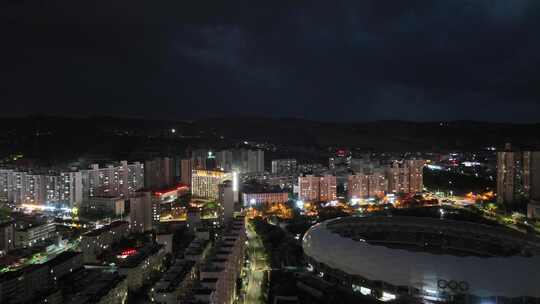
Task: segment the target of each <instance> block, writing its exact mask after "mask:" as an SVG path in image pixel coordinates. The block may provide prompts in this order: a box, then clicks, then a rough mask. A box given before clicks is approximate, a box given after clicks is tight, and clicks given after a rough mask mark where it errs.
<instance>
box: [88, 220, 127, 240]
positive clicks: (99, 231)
mask: <svg viewBox="0 0 540 304" xmlns="http://www.w3.org/2000/svg"><path fill="white" fill-rule="evenodd" d="M121 225H128V226H129V222H126V221H114V222H112V223H110V224H108V225H105V226H103V227H101V228H98V229H94V230H92V231H88V232H87V233H85V234H83V236H87V237H95V236H99V235H101V234H103V233H105V232H108V231H110V230H111V229H114V228H117V227H119V226H121Z"/></svg>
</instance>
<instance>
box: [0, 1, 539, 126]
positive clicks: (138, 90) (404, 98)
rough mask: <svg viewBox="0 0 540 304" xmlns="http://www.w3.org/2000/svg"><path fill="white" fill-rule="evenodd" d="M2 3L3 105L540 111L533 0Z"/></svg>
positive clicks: (163, 111)
mask: <svg viewBox="0 0 540 304" xmlns="http://www.w3.org/2000/svg"><path fill="white" fill-rule="evenodd" d="M189 2H191V1H189ZM3 5H4V7H2V8H0V18H1V20H2V21H0V26H1V29H0V34H1V36H2V37H3V38H2V39H3V43H2V44H3V46H4V47H3V48H2V50H1V51H0V55H1V59H0V64H1V65H2V67H3V68H2V69H1V70H0V78H1V79H0V80H1V83H2V84H1V85H0V89H1V91H0V98H1V99H2V100H3V102H5V103H6V104H10V105H11V106H10V107H9V110H7V111H4V113H2V115H13V114H15V115H17V114H27V113H55V114H56V113H59V114H82V115H85V114H113V115H129V116H145V117H149V116H151V117H154V118H160V117H167V118H173V119H184V118H185V119H191V118H197V117H203V116H220V115H228V114H259V115H272V116H289V117H291V116H294V117H300V118H309V119H324V120H342V119H344V120H374V119H411V120H452V119H477V120H495V121H516V122H523V121H538V118H537V117H539V115H540V102H539V101H540V89H538V87H539V86H538V85H537V84H538V83H539V82H540V69H539V67H540V40H539V39H537V36H538V31H539V30H540V2H538V1H537V0H528V1H526V0H512V1H508V0H468V1H465V0H453V1H431V0H411V1H391V2H389V1H377V0H370V1H366V0H364V1H353V0H350V1H339V0H337V1H331V2H328V1H272V2H267V3H265V4H261V3H255V2H253V1H226V2H225V1H215V2H214V1H197V3H196V4H193V3H187V2H184V1H167V0H163V1H157V2H156V3H151V2H148V1H141V0H132V1H127V0H117V1H86V2H83V1H58V0H57V1H45V2H43V1H41V2H39V1H10V2H8V3H6V4H3Z"/></svg>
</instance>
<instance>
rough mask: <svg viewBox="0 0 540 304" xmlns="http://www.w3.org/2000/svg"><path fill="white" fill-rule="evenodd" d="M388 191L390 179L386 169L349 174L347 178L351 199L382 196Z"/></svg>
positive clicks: (348, 194) (348, 193) (348, 195)
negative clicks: (387, 176)
mask: <svg viewBox="0 0 540 304" xmlns="http://www.w3.org/2000/svg"><path fill="white" fill-rule="evenodd" d="M387 191H388V180H387V179H386V174H385V172H384V169H374V170H372V171H370V172H367V173H357V174H354V175H349V177H348V179H347V197H348V198H349V199H353V198H370V197H375V196H381V195H383V194H384V193H385V192H387Z"/></svg>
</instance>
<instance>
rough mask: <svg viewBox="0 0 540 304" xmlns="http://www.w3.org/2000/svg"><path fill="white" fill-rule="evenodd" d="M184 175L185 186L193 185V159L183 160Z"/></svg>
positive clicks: (182, 180) (183, 182)
mask: <svg viewBox="0 0 540 304" xmlns="http://www.w3.org/2000/svg"><path fill="white" fill-rule="evenodd" d="M180 166H181V168H182V174H181V182H182V184H184V185H189V186H190V185H191V175H192V173H193V160H191V159H182V162H181V165H180Z"/></svg>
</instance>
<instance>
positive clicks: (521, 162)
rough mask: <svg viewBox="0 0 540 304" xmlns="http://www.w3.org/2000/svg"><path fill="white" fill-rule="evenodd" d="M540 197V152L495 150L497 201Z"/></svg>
mask: <svg viewBox="0 0 540 304" xmlns="http://www.w3.org/2000/svg"><path fill="white" fill-rule="evenodd" d="M531 198H534V199H538V198H540V152H538V151H512V150H511V146H510V145H509V144H507V146H506V149H505V151H501V152H497V201H498V202H499V203H505V204H513V203H519V202H524V201H527V200H529V199H531Z"/></svg>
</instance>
